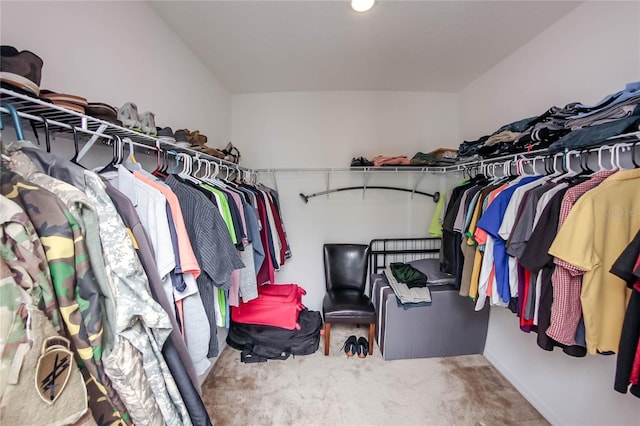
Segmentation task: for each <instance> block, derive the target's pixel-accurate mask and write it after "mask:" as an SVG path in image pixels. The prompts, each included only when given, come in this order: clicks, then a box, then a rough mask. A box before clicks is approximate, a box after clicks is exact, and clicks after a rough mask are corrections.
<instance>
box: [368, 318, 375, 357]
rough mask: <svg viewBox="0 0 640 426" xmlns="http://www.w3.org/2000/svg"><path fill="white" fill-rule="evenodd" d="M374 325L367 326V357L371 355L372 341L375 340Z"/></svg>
mask: <svg viewBox="0 0 640 426" xmlns="http://www.w3.org/2000/svg"><path fill="white" fill-rule="evenodd" d="M375 332H376V324H375V323H373V322H372V323H371V324H369V355H373V339H374V338H375Z"/></svg>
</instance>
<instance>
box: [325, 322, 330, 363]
mask: <svg viewBox="0 0 640 426" xmlns="http://www.w3.org/2000/svg"><path fill="white" fill-rule="evenodd" d="M330 335H331V324H330V323H328V322H325V323H324V355H325V356H327V355H329V341H330Z"/></svg>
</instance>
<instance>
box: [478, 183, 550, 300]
mask: <svg viewBox="0 0 640 426" xmlns="http://www.w3.org/2000/svg"><path fill="white" fill-rule="evenodd" d="M536 179H540V176H527V177H524V178H522V179H520V181H519V182H518V183H516V184H513V185H512V186H510V187H509V188H507V189H505V190H504V191H502V192H501V193H500V194H498V196H497V197H496V198H495V199H494V200H493V202H492V203H491V204H490V205H489V207H487V210H486V211H485V212H484V214H483V215H482V217H481V218H480V220H478V225H477V226H478V227H479V228H482V229H484V230H485V231H486V232H487V234H489V235H490V236H491V237H492V238H493V240H494V242H495V244H494V246H493V264H494V267H495V276H496V282H497V285H498V294H499V295H500V298H501V299H502V300H503V301H504V302H505V303H509V301H510V300H511V287H510V286H509V256H508V255H507V248H506V241H505V240H503V239H502V237H500V234H499V233H498V230H499V229H500V225H501V224H502V219H503V218H504V213H505V211H506V210H507V206H508V205H509V201H510V200H511V197H512V196H513V193H514V192H515V190H516V189H518V188H519V187H520V186H522V185H526V184H527V183H529V182H533V181H534V180H536Z"/></svg>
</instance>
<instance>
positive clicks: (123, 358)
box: [5, 142, 191, 425]
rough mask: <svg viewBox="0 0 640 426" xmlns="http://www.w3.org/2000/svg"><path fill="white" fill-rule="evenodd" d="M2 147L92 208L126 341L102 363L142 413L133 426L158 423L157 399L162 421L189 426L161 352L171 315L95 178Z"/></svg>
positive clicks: (42, 156) (40, 154) (32, 152)
mask: <svg viewBox="0 0 640 426" xmlns="http://www.w3.org/2000/svg"><path fill="white" fill-rule="evenodd" d="M5 148H6V149H7V150H9V151H16V150H22V152H24V153H25V154H26V155H27V156H28V157H29V158H30V159H31V160H32V161H33V163H34V164H35V166H36V167H37V168H38V169H39V170H41V171H44V172H46V173H47V174H49V175H51V176H53V177H56V178H59V179H62V180H64V181H65V182H67V183H71V184H73V185H74V186H77V187H78V188H79V189H81V190H82V191H83V192H85V193H86V195H87V197H88V198H89V199H90V200H91V202H92V203H93V205H94V206H95V208H96V213H97V215H98V225H99V232H100V239H101V243H102V248H103V253H104V263H105V265H106V267H107V274H108V281H109V284H110V286H111V292H112V294H113V296H114V301H115V304H116V307H115V309H116V315H115V320H114V322H113V324H114V328H115V332H116V334H117V335H118V336H121V337H122V338H123V339H125V340H126V341H123V340H120V341H119V340H118V339H116V342H115V344H114V350H113V353H111V354H109V356H106V357H105V358H104V365H105V366H106V369H107V375H108V376H109V377H111V378H112V380H113V382H114V384H115V383H116V382H117V381H120V384H121V385H122V387H120V386H118V388H119V389H118V392H121V391H122V392H121V394H122V395H123V396H122V398H123V400H124V401H126V403H127V407H128V408H129V409H130V412H131V413H132V416H133V411H134V406H137V408H138V409H140V410H141V411H140V412H141V413H145V414H144V416H142V417H141V416H137V415H136V416H133V417H134V418H133V420H134V421H135V422H136V424H138V423H139V424H158V422H157V421H155V419H157V415H158V413H156V412H155V411H154V408H153V407H154V406H155V404H156V403H157V406H159V409H160V410H161V415H162V418H163V420H164V422H166V423H167V424H184V425H190V424H191V420H190V417H189V413H188V412H187V410H186V407H185V404H184V401H183V400H182V396H181V394H180V392H179V391H178V388H177V386H176V383H175V380H174V378H173V376H172V375H171V372H170V371H169V369H168V367H167V365H166V362H165V360H164V358H163V356H162V353H161V351H160V348H161V347H162V345H163V343H164V341H165V340H166V339H167V337H168V335H169V333H170V331H171V322H170V319H169V317H168V315H167V313H166V312H165V311H164V310H163V309H162V307H160V305H159V304H158V303H157V302H155V300H153V298H152V296H151V294H150V292H149V285H148V280H147V277H146V274H145V273H144V270H143V269H142V266H141V264H140V261H139V259H138V257H137V255H136V253H135V249H134V243H135V241H133V240H132V238H131V234H130V233H128V232H127V229H126V228H125V226H124V224H123V223H122V219H121V218H120V217H119V216H118V214H117V211H116V209H115V207H114V206H113V203H112V202H111V200H110V199H109V197H108V195H107V194H106V192H105V188H104V184H103V183H102V181H101V180H100V178H99V177H98V176H97V175H96V174H95V173H92V172H90V171H86V170H83V169H81V168H79V167H77V166H76V165H74V164H72V163H70V162H68V161H65V160H62V159H60V158H59V157H56V156H55V155H53V154H50V153H47V152H44V151H42V150H40V149H38V148H37V147H35V146H34V145H33V144H31V143H29V142H13V143H10V144H6V145H5ZM127 345H132V346H127ZM144 378H146V379H147V381H148V384H149V387H150V388H151V391H152V395H151V396H149V395H148V394H147V392H146V389H145V388H144V387H143V388H140V384H143V383H144V380H143V379H144ZM138 379H140V380H138ZM127 391H128V394H127V395H126V396H125V395H124V392H127ZM154 397H155V398H154ZM142 410H144V411H142Z"/></svg>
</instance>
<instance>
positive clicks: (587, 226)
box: [549, 169, 640, 354]
mask: <svg viewBox="0 0 640 426" xmlns="http://www.w3.org/2000/svg"><path fill="white" fill-rule="evenodd" d="M639 185H640V169H636V170H627V171H621V172H618V173H616V174H614V175H611V176H610V177H608V178H607V179H605V180H604V181H603V182H602V183H601V184H600V185H599V186H597V187H596V188H594V189H592V190H591V191H588V192H586V193H585V194H584V195H583V196H582V197H581V198H580V199H579V200H578V202H577V203H576V204H575V205H574V207H573V208H572V209H571V212H570V213H569V215H568V216H567V219H566V221H565V222H564V224H563V225H562V227H561V228H560V230H559V231H558V235H557V236H556V238H555V240H554V241H553V244H552V245H551V248H550V249H549V254H551V255H553V256H556V257H559V258H560V259H562V260H564V261H566V262H568V263H570V264H572V265H575V267H576V268H575V270H574V273H575V274H576V275H578V274H581V273H584V277H583V281H582V291H581V294H580V301H581V303H582V312H583V316H584V325H585V333H586V340H587V350H588V351H589V353H590V354H595V353H598V352H606V351H612V352H617V351H618V345H619V343H620V333H621V330H622V322H623V320H624V315H625V310H626V306H627V302H628V300H629V297H630V295H631V290H629V289H627V286H626V285H625V282H624V281H623V280H621V279H620V278H618V277H616V276H615V275H613V274H611V273H609V270H610V269H611V266H612V265H613V263H614V262H615V261H616V259H617V258H618V256H619V255H620V253H621V252H622V251H623V250H624V249H625V247H626V246H627V245H628V244H629V243H630V242H631V240H632V239H633V237H634V235H635V233H636V232H637V230H638V229H639V228H640V191H638V189H639V188H640V186H639Z"/></svg>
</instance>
